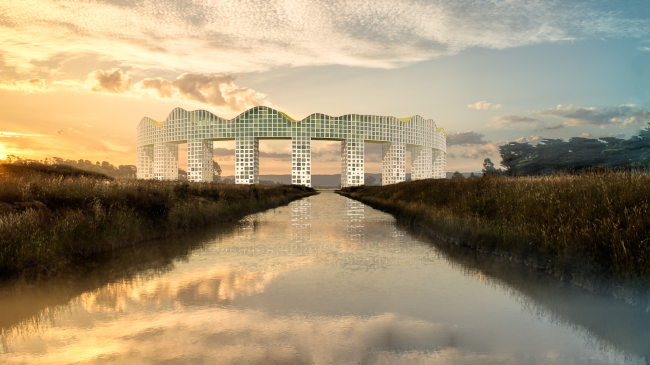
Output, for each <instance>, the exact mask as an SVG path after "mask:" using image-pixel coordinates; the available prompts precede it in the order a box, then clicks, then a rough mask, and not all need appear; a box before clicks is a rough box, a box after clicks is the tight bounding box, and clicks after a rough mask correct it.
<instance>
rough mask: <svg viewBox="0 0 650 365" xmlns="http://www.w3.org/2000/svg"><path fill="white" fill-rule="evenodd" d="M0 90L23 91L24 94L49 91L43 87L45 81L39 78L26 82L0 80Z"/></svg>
mask: <svg viewBox="0 0 650 365" xmlns="http://www.w3.org/2000/svg"><path fill="white" fill-rule="evenodd" d="M0 89H5V90H17V91H24V92H25V93H26V94H29V93H35V92H43V91H50V90H51V89H50V88H48V87H47V86H46V85H45V80H44V79H39V78H33V79H28V80H12V79H4V80H0Z"/></svg>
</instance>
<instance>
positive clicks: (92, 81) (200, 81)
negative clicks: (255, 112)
mask: <svg viewBox="0 0 650 365" xmlns="http://www.w3.org/2000/svg"><path fill="white" fill-rule="evenodd" d="M239 77H241V76H240V75H233V74H225V73H212V74H200V73H184V74H182V75H180V76H178V77H177V78H176V79H174V80H172V81H169V80H165V79H163V78H160V77H156V78H146V79H144V80H142V81H140V82H138V83H136V84H134V83H133V79H132V77H131V76H129V75H128V74H127V73H125V72H123V71H122V69H120V68H113V69H110V70H108V71H104V70H95V71H93V72H91V73H89V74H88V75H87V76H86V79H85V81H81V80H79V79H68V80H57V81H53V82H52V85H53V86H54V88H60V89H65V90H77V91H91V92H100V93H109V94H119V95H126V96H136V97H137V96H142V95H145V94H147V95H153V96H155V97H158V98H161V99H176V100H184V101H193V102H198V103H201V104H206V105H211V106H214V107H217V108H221V109H224V110H225V111H243V110H246V109H249V108H252V107H254V106H258V105H266V106H270V107H274V108H277V109H281V108H278V107H277V106H275V105H273V104H272V103H271V102H270V101H268V100H267V95H266V94H264V93H261V92H258V91H255V90H253V89H249V88H247V87H240V86H237V85H235V80H236V79H238V78H239ZM0 88H6V89H10V90H24V91H25V92H33V91H30V90H38V91H49V90H53V88H46V87H45V80H43V79H31V80H22V81H15V80H4V81H0ZM84 125H85V126H87V127H89V128H90V127H91V126H90V125H87V124H84Z"/></svg>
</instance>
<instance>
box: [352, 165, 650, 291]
mask: <svg viewBox="0 0 650 365" xmlns="http://www.w3.org/2000/svg"><path fill="white" fill-rule="evenodd" d="M341 194H342V195H345V196H348V197H351V198H354V199H357V200H360V201H362V202H364V203H367V204H369V205H371V206H373V207H375V208H379V209H382V210H384V211H388V212H390V213H393V214H395V215H396V216H397V217H398V218H401V219H405V220H409V221H412V222H414V223H415V224H418V225H421V226H423V227H426V228H428V229H430V230H431V231H432V232H433V233H434V234H436V235H439V236H442V237H445V238H447V239H451V240H452V241H456V242H457V243H460V244H463V245H467V246H470V247H473V248H476V249H478V250H480V251H483V252H490V253H496V254H499V255H502V256H507V257H510V258H513V259H516V260H519V261H524V262H528V263H529V264H533V265H536V266H539V267H542V268H544V269H546V270H547V271H548V272H550V273H553V274H556V275H560V276H564V277H571V276H572V275H573V278H574V280H575V279H576V274H578V276H580V275H581V274H588V275H593V274H605V275H607V276H610V277H618V278H624V279H643V280H648V279H649V278H650V175H648V174H637V173H633V172H613V171H592V172H585V173H581V174H578V175H568V174H567V175H554V176H538V177H505V176H489V175H488V176H484V177H482V178H476V179H450V180H447V179H441V180H420V181H414V182H409V183H401V184H396V185H389V186H381V187H375V186H362V187H358V188H345V189H342V190H341Z"/></svg>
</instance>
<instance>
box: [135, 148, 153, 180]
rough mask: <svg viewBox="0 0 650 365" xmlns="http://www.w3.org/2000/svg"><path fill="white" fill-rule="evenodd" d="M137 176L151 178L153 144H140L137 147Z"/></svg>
mask: <svg viewBox="0 0 650 365" xmlns="http://www.w3.org/2000/svg"><path fill="white" fill-rule="evenodd" d="M137 154H138V156H137V161H136V164H137V166H136V168H137V172H136V174H137V178H138V179H153V161H154V153H153V146H142V147H138V148H137Z"/></svg>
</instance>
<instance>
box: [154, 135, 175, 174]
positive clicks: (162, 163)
mask: <svg viewBox="0 0 650 365" xmlns="http://www.w3.org/2000/svg"><path fill="white" fill-rule="evenodd" d="M153 156H154V157H153V176H154V178H155V179H156V180H178V145H177V144H174V143H156V144H154V145H153Z"/></svg>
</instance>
